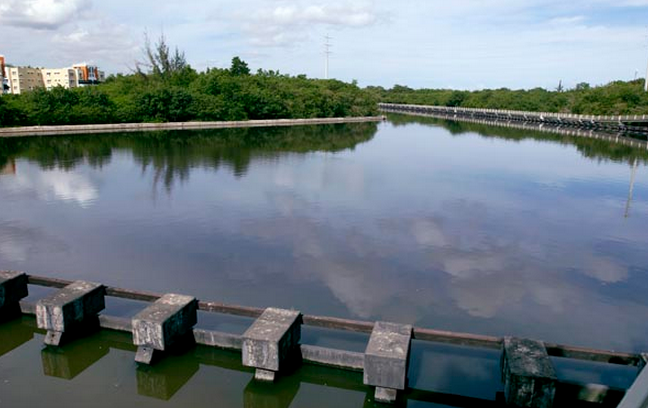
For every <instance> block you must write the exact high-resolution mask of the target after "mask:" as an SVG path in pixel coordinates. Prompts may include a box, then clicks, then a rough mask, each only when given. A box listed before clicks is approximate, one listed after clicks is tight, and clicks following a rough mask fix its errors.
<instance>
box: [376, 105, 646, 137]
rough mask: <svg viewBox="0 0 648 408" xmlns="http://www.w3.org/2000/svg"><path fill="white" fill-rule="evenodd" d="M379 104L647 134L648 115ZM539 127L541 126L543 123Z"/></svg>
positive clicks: (445, 114)
mask: <svg viewBox="0 0 648 408" xmlns="http://www.w3.org/2000/svg"><path fill="white" fill-rule="evenodd" d="M378 107H379V108H380V110H381V111H383V112H395V113H406V114H423V115H426V114H427V115H435V116H436V115H441V117H443V118H447V119H461V120H466V119H473V120H486V121H490V122H491V123H492V122H497V123H509V124H511V123H520V124H537V125H545V126H549V127H552V128H553V129H561V128H572V129H590V130H597V131H602V132H620V133H641V134H648V115H616V116H611V115H608V116H603V115H578V114H573V113H553V112H527V111H515V110H504V109H478V108H460V107H452V106H428V105H408V104H395V103H380V104H378ZM478 123H485V122H478ZM538 127H540V128H542V126H538ZM522 129H524V127H523V128H522Z"/></svg>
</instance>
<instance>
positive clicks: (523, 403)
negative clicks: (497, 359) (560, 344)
mask: <svg viewBox="0 0 648 408" xmlns="http://www.w3.org/2000/svg"><path fill="white" fill-rule="evenodd" d="M501 368H502V382H503V383H504V399H505V401H506V404H507V405H508V406H513V407H529V408H551V407H553V402H554V397H555V394H556V384H557V382H558V378H557V377H556V372H555V370H554V367H553V364H552V363H551V360H550V359H549V355H548V354H547V350H546V348H545V346H544V343H542V342H541V341H535V340H528V339H517V338H512V337H505V338H504V343H503V351H502V361H501Z"/></svg>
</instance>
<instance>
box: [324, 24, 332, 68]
mask: <svg viewBox="0 0 648 408" xmlns="http://www.w3.org/2000/svg"><path fill="white" fill-rule="evenodd" d="M331 39H332V38H331V37H329V35H328V34H326V36H324V58H325V61H324V79H329V56H330V55H331Z"/></svg>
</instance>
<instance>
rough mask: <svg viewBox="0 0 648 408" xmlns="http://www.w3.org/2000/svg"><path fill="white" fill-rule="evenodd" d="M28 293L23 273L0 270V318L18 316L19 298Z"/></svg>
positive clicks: (25, 277)
mask: <svg viewBox="0 0 648 408" xmlns="http://www.w3.org/2000/svg"><path fill="white" fill-rule="evenodd" d="M28 293H29V291H28V289H27V275H26V274H25V273H23V272H15V271H0V320H4V319H9V318H12V317H16V316H19V315H20V313H21V310H20V300H21V299H22V298H25V297H27V295H28Z"/></svg>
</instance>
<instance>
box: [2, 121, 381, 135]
mask: <svg viewBox="0 0 648 408" xmlns="http://www.w3.org/2000/svg"><path fill="white" fill-rule="evenodd" d="M383 119H384V117H383V116H362V117H348V118H313V119H273V120H245V121H231V122H171V123H114V124H102V125H63V126H24V127H9V128H0V137H21V136H58V135H75V134H92V133H118V132H148V131H160V130H202V129H228V128H249V127H277V126H304V125H326V124H339V123H361V122H380V121H382V120H383Z"/></svg>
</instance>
